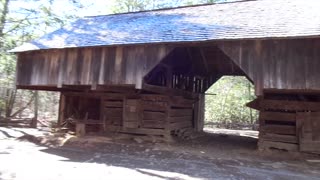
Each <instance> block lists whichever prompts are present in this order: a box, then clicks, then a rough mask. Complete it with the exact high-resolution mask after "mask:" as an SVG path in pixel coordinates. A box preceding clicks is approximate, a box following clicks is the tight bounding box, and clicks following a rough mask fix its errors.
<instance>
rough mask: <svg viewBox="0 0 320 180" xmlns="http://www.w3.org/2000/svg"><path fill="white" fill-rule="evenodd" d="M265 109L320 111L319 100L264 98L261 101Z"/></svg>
mask: <svg viewBox="0 0 320 180" xmlns="http://www.w3.org/2000/svg"><path fill="white" fill-rule="evenodd" d="M260 106H261V107H262V108H263V109H276V110H279V109H280V110H291V111H303V110H309V111H320V103H319V102H306V101H285V100H266V99H265V100H263V101H261V102H260Z"/></svg>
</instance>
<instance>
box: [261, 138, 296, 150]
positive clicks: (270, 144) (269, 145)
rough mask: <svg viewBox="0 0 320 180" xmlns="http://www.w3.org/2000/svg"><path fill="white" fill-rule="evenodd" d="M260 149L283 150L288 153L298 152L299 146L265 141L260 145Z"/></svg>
mask: <svg viewBox="0 0 320 180" xmlns="http://www.w3.org/2000/svg"><path fill="white" fill-rule="evenodd" d="M258 147H259V149H262V150H263V149H272V148H275V149H282V150H287V151H298V150H299V146H298V145H297V144H291V143H282V142H273V141H265V140H260V141H259V143H258Z"/></svg>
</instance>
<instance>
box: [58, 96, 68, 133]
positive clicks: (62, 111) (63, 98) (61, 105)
mask: <svg viewBox="0 0 320 180" xmlns="http://www.w3.org/2000/svg"><path fill="white" fill-rule="evenodd" d="M65 108H66V96H65V95H64V94H62V93H61V94H60V102H59V117H58V127H61V125H62V124H63V122H64V121H65Z"/></svg>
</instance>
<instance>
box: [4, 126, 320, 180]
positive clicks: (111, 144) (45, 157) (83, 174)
mask: <svg viewBox="0 0 320 180" xmlns="http://www.w3.org/2000/svg"><path fill="white" fill-rule="evenodd" d="M30 134H32V137H33V136H35V137H46V136H47V135H48V133H47V132H43V131H37V130H31V129H15V128H13V129H8V128H1V127H0V179H3V180H10V179H21V180H22V179H23V180H47V179H52V180H56V179H59V180H62V179H68V180H73V179H76V180H82V179H90V180H95V179H139V180H141V179H290V180H293V179H320V164H319V163H309V162H307V161H306V159H304V158H306V157H301V156H299V155H294V156H292V157H291V156H287V155H283V154H282V153H281V152H279V154H278V155H273V156H272V158H271V156H270V157H269V155H260V154H261V153H260V152H258V151H256V150H255V140H254V139H246V138H245V139H242V140H240V141H239V139H236V138H234V137H231V136H230V137H229V136H227V137H226V136H220V135H212V136H210V135H208V136H205V137H200V138H198V139H196V140H194V141H186V142H179V143H177V144H151V143H140V144H137V143H133V142H124V141H114V140H112V139H111V138H94V137H86V138H81V139H74V140H72V141H71V140H70V142H69V143H67V144H66V145H64V146H62V147H50V146H47V145H43V144H41V142H39V141H37V139H32V138H31V139H28V138H26V139H28V141H25V140H23V138H21V137H26V136H27V137H29V135H30ZM30 137H31V136H30ZM29 141H32V142H35V143H36V144H35V143H32V142H29ZM101 142H103V143H101ZM307 158H313V159H314V158H317V157H314V156H311V157H307Z"/></svg>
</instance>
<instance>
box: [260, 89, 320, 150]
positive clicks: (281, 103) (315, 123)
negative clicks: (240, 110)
mask: <svg viewBox="0 0 320 180" xmlns="http://www.w3.org/2000/svg"><path fill="white" fill-rule="evenodd" d="M279 97H281V98H279ZM256 107H258V109H259V110H260V117H259V121H260V130H259V131H260V134H259V144H258V146H259V149H273V148H274V149H283V150H287V151H301V152H311V153H317V154H319V153H320V132H319V131H317V129H319V127H320V125H319V124H320V101H319V97H317V96H314V95H281V96H280V95H279V96H270V95H267V96H265V97H264V98H263V99H259V100H258V103H257V106H256Z"/></svg>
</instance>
